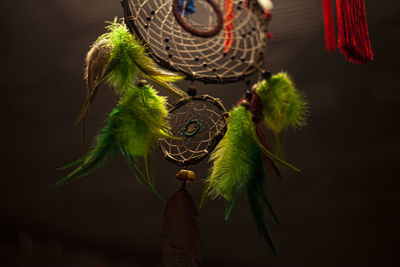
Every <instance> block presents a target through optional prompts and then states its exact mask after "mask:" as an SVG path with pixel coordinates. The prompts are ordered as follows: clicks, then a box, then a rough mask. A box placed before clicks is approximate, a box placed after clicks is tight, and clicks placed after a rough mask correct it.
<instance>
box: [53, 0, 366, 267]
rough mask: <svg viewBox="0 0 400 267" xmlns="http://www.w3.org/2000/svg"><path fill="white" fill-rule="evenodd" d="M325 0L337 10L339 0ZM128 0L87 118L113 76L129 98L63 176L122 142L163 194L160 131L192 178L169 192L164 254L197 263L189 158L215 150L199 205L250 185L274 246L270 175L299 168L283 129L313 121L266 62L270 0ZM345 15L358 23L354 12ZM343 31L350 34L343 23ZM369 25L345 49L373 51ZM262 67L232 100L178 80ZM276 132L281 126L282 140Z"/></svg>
mask: <svg viewBox="0 0 400 267" xmlns="http://www.w3.org/2000/svg"><path fill="white" fill-rule="evenodd" d="M337 2H338V3H339V4H338V9H340V10H343V9H345V7H344V5H345V4H343V3H342V2H341V1H339V0H337ZM323 3H324V7H325V8H327V9H328V10H329V9H330V6H329V5H328V1H323ZM122 6H123V9H124V12H125V19H124V20H121V21H118V20H114V22H111V23H110V25H109V26H108V27H107V30H108V32H107V33H105V34H104V35H102V36H100V38H99V39H98V40H97V41H96V42H95V43H94V44H93V46H92V48H91V49H90V51H89V53H88V56H87V60H86V61H87V67H86V74H85V78H86V80H87V98H86V101H85V103H84V105H83V107H82V109H81V112H80V113H79V115H78V118H77V121H76V122H77V123H78V122H80V121H82V122H84V121H85V119H86V114H87V113H88V110H89V109H90V106H91V105H92V104H93V101H94V98H95V95H96V93H97V91H98V90H99V88H100V86H101V85H102V84H103V83H104V82H107V83H108V84H109V85H110V86H112V87H113V88H114V91H115V93H116V94H117V95H118V96H119V97H120V100H119V102H118V104H117V105H116V107H115V108H114V110H113V111H112V112H111V113H110V114H109V116H108V118H107V120H106V125H105V126H104V128H103V129H102V130H101V131H100V133H99V134H98V136H97V137H96V138H95V139H94V141H93V145H92V147H91V149H90V150H89V152H88V154H86V155H85V156H83V157H82V158H81V159H78V160H77V161H75V162H73V163H71V164H69V165H67V166H65V167H63V168H61V169H66V168H70V167H74V166H75V167H76V169H75V170H74V171H72V172H71V173H70V174H69V175H68V176H67V177H66V178H64V179H62V180H60V181H59V182H58V183H57V185H63V184H65V183H68V182H70V181H72V180H75V179H78V178H80V177H83V176H86V175H88V174H89V173H91V172H92V171H93V170H95V169H97V168H98V167H100V166H101V165H102V163H103V162H104V161H105V160H106V158H107V157H108V156H109V155H110V154H114V153H120V154H121V155H122V156H123V157H124V158H125V159H126V161H127V163H128V165H129V166H130V167H131V168H132V170H133V172H134V174H135V175H136V176H137V178H138V181H139V182H144V183H145V184H146V185H147V186H148V187H149V188H150V190H151V191H153V192H154V193H155V194H157V196H158V197H160V199H162V200H163V201H164V199H163V198H162V196H161V195H160V194H159V193H158V192H157V191H156V189H155V188H154V187H153V185H152V182H151V179H150V177H149V172H148V166H147V155H148V154H149V153H150V152H151V150H152V148H153V147H154V145H155V144H156V143H157V141H158V143H159V145H160V147H161V150H162V152H163V153H164V156H165V158H166V159H167V160H169V161H171V162H173V163H175V164H177V165H178V166H181V167H183V169H182V170H180V171H179V172H178V173H177V175H176V178H177V179H178V180H180V181H181V182H182V186H181V187H180V188H179V189H178V190H177V191H176V192H175V193H173V194H172V195H171V196H170V197H169V199H168V201H167V203H166V206H165V210H164V216H165V218H164V223H163V235H162V237H163V243H164V245H163V263H164V266H198V265H199V264H200V234H199V227H198V224H197V221H196V216H197V207H196V205H195V202H194V200H193V198H192V197H191V195H190V194H189V192H188V191H187V190H186V188H185V187H186V184H187V183H189V182H190V181H192V180H194V179H195V174H194V172H193V171H191V170H189V167H190V165H194V164H197V163H199V162H200V161H201V160H202V159H204V158H205V157H207V156H208V155H210V162H211V163H212V167H211V169H210V172H209V177H208V178H207V179H206V183H205V187H204V191H203V196H202V199H201V203H200V205H204V204H205V203H206V201H207V199H208V198H216V197H220V198H223V199H224V200H225V201H226V203H227V205H226V211H225V218H226V219H228V218H229V215H230V214H231V212H232V210H233V207H234V204H235V201H236V199H237V196H238V194H239V193H240V192H244V193H245V194H246V196H247V200H248V203H249V206H250V209H251V211H252V214H253V219H254V222H255V225H256V228H257V230H258V232H259V234H260V236H261V237H263V238H264V239H265V241H266V242H267V244H268V246H269V247H270V249H271V251H272V252H273V254H275V248H274V246H273V242H272V240H271V237H270V234H269V232H268V227H267V223H266V216H265V210H269V212H270V214H271V216H272V217H273V219H274V220H275V222H276V223H277V224H279V221H278V218H277V216H276V214H275V212H274V211H273V209H272V206H271V204H270V201H269V199H268V197H267V194H266V192H265V189H264V187H265V181H266V179H267V177H277V178H280V171H279V168H278V166H285V167H287V168H290V169H293V170H295V171H299V170H298V169H297V168H296V167H294V166H292V165H291V164H289V163H287V162H285V161H284V160H283V159H282V154H283V153H282V133H283V132H284V131H285V130H287V129H289V128H298V127H301V126H303V125H304V124H305V118H306V115H307V104H306V102H305V101H304V97H303V96H302V94H301V93H300V92H299V91H298V90H297V89H296V88H295V86H294V83H293V82H292V80H291V78H290V77H289V76H288V75H287V74H286V73H278V74H275V75H272V74H271V73H269V72H268V71H266V70H263V64H264V62H263V58H264V51H265V48H266V43H267V39H268V36H270V34H269V33H268V29H267V26H268V21H269V19H270V9H271V8H272V3H271V1H269V0H257V1H255V0H246V1H241V0H145V1H143V0H123V1H122ZM362 7H363V5H362ZM346 10H347V11H346V12H348V10H349V9H346ZM338 12H339V11H338ZM325 13H326V12H325ZM328 13H329V12H328ZM338 14H339V13H338ZM360 14H361V17H362V12H361V13H360ZM360 14H358V15H360ZM364 15H365V14H364ZM338 18H339V19H340V20H342V21H341V23H342V24H341V25H345V26H344V27H349V25H348V23H347V22H348V21H346V20H345V19H343V16H340V17H339V16H338ZM344 18H346V16H345V17H344ZM363 18H364V20H365V17H363ZM328 24H329V23H328ZM331 24H332V23H331V22H330V24H329V25H331ZM329 25H328V28H331V26H329ZM342 28H343V27H342ZM329 31H330V32H332V30H331V29H330V30H329ZM340 33H341V34H342V36H343V35H344V34H343V29H341V32H340ZM358 36H359V39H360V40H362V41H364V42H360V43H362V46H363V49H361V50H362V51H361V52H360V51H359V50H357V49H355V48H354V46H351V45H348V44H343V42H344V41H343V42H342V45H341V49H342V48H343V47H346V49H347V50H346V51H347V52H346V53H347V54H345V55H346V57H349V58H350V60H352V61H355V62H361V63H364V62H366V61H367V60H372V55H373V54H372V50H371V49H370V46H368V45H367V43H368V44H369V39H368V38H367V37H368V35H365V34H363V33H361V34H359V35H358ZM343 39H344V37H343ZM367 39H368V40H367ZM346 41H347V42H348V43H351V42H349V40H348V39H346ZM327 44H328V41H327ZM353 44H354V43H353ZM329 47H330V48H332V40H330V41H329ZM368 53H369V54H368ZM150 57H151V58H150ZM360 58H361V60H360ZM157 65H158V66H157ZM160 67H161V68H160ZM166 69H168V71H167V70H166ZM256 72H258V73H259V75H258V77H259V81H258V82H257V83H256V84H254V85H253V87H252V89H251V90H250V89H249V87H247V88H245V89H246V93H245V94H244V96H243V98H242V99H240V100H239V102H238V104H237V105H236V106H235V107H234V108H232V109H231V110H230V111H229V112H228V111H226V109H225V107H224V106H223V104H222V102H221V101H220V100H219V99H216V98H213V97H212V96H208V95H203V96H197V95H196V92H197V91H196V89H195V88H194V87H190V88H188V90H187V93H185V92H184V91H182V90H180V89H178V88H177V87H175V86H174V85H173V84H172V82H175V81H178V80H180V79H183V78H184V77H186V79H188V80H191V81H192V84H193V83H194V81H202V82H204V83H228V82H235V81H239V80H243V79H244V78H246V77H247V76H249V75H251V74H253V73H256ZM138 76H141V77H142V78H144V79H146V80H150V81H152V82H155V83H157V84H159V85H161V86H163V87H165V88H166V89H168V90H169V91H170V92H171V93H173V94H175V95H177V96H179V97H180V99H179V100H178V101H177V102H175V103H174V104H172V105H170V107H169V108H167V102H166V98H165V97H162V96H160V95H159V92H158V91H157V90H156V89H155V88H153V87H152V86H151V85H150V84H149V83H148V82H147V81H146V80H143V79H142V80H140V79H138ZM267 131H268V132H270V134H267ZM267 136H272V139H271V140H272V141H273V142H272V143H273V146H272V150H271V142H270V141H271V140H267V139H268V138H267ZM138 156H143V157H144V159H145V160H144V161H145V170H144V171H143V170H142V169H141V168H140V167H139V166H138V164H137V161H136V158H137V157H138Z"/></svg>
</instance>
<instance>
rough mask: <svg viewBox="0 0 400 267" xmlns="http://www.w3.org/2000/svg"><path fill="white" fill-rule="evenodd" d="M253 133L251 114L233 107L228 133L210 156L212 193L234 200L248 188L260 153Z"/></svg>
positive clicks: (212, 195) (240, 107) (209, 179)
mask: <svg viewBox="0 0 400 267" xmlns="http://www.w3.org/2000/svg"><path fill="white" fill-rule="evenodd" d="M254 135H255V129H254V124H253V122H252V115H251V113H250V112H249V111H248V110H247V109H246V108H245V107H243V106H239V107H236V108H234V109H233V110H231V111H230V112H229V123H228V126H227V131H226V133H225V136H224V138H223V139H222V140H221V142H219V144H218V146H217V147H216V148H215V150H214V151H213V153H212V154H211V156H210V161H212V162H213V167H212V169H211V173H210V176H209V178H208V179H207V181H208V183H209V187H208V189H209V196H211V197H214V198H215V197H223V198H224V199H225V200H227V201H232V200H234V199H235V197H236V195H237V193H238V192H239V191H240V190H242V189H244V188H245V186H246V185H247V183H248V180H249V179H250V177H251V175H252V172H253V162H252V157H253V154H254V153H261V152H260V150H259V148H258V146H257V144H256V143H255V142H254V139H253V136H254Z"/></svg>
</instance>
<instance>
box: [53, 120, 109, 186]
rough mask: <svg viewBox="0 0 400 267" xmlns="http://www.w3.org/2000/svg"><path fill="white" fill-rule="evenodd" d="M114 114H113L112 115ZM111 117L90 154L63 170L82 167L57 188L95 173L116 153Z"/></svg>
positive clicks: (59, 183) (96, 139)
mask: <svg viewBox="0 0 400 267" xmlns="http://www.w3.org/2000/svg"><path fill="white" fill-rule="evenodd" d="M112 114H113V113H112ZM112 114H111V115H110V117H109V119H108V122H107V125H106V126H105V127H104V128H103V129H102V130H101V131H100V134H99V135H97V137H96V138H95V141H94V145H93V146H92V148H91V150H90V151H89V153H88V154H86V155H85V156H84V157H83V158H82V159H81V160H78V161H75V162H73V163H71V164H68V165H66V166H65V167H63V168H61V169H66V168H68V167H72V166H74V165H76V164H77V163H79V161H81V162H82V164H81V166H79V167H78V168H76V169H75V170H74V171H72V172H71V173H70V174H68V176H67V177H65V178H64V179H61V180H59V181H58V182H57V183H56V184H55V186H61V185H64V184H66V183H69V182H72V181H74V180H76V179H78V178H81V177H83V176H86V175H88V174H89V173H91V172H93V171H94V170H96V169H97V168H99V167H100V166H101V165H103V163H104V162H105V160H106V159H107V157H108V156H109V155H110V154H111V152H114V151H115V148H116V142H115V136H114V135H113V133H112V129H113V127H114V121H113V115H112Z"/></svg>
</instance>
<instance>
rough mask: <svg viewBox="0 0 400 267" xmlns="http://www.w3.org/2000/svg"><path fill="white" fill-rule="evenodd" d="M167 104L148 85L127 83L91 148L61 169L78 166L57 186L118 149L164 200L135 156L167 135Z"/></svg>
mask: <svg viewBox="0 0 400 267" xmlns="http://www.w3.org/2000/svg"><path fill="white" fill-rule="evenodd" d="M166 103H167V101H166V98H165V97H162V96H158V95H157V92H156V90H154V89H153V87H151V86H150V85H142V86H139V87H136V86H129V87H128V89H127V90H126V92H125V94H124V96H123V97H122V99H121V100H120V102H119V104H118V106H117V107H116V108H115V109H114V110H113V111H112V112H111V113H110V115H109V116H108V119H107V123H106V126H105V127H104V128H103V129H102V130H101V132H100V133H99V135H98V136H97V137H96V138H95V140H94V143H93V146H92V148H91V149H90V151H89V152H88V153H87V154H86V155H85V156H84V157H83V158H82V159H80V160H77V161H75V162H73V163H71V164H68V165H66V166H65V167H63V168H60V170H63V169H66V168H69V167H73V166H75V165H78V164H81V165H80V166H78V167H77V168H76V169H75V170H74V171H72V172H71V173H70V174H69V175H68V176H67V177H66V178H64V179H61V180H60V181H58V182H57V183H56V186H60V185H64V184H66V183H69V182H71V181H73V180H76V179H78V178H81V177H83V176H86V175H88V174H90V173H91V172H93V171H94V170H96V169H97V168H99V167H100V166H102V165H103V163H104V162H105V161H106V159H107V157H108V156H109V155H110V154H112V153H113V152H116V151H120V152H121V154H122V155H123V156H124V158H125V159H126V160H127V162H128V165H129V166H130V167H132V166H133V167H134V170H135V171H136V172H137V173H138V176H139V177H140V178H141V179H142V180H143V181H144V182H145V184H146V185H147V186H148V187H149V189H150V190H152V191H153V192H154V193H155V194H156V195H157V196H158V197H159V198H160V199H161V200H163V198H162V197H161V196H160V194H159V193H158V192H157V191H156V190H155V189H154V187H153V186H152V185H151V184H150V183H149V182H148V181H147V180H146V179H145V177H144V175H143V173H142V172H141V171H140V170H139V169H138V167H137V164H136V163H135V161H134V156H144V155H147V154H148V153H149V152H150V151H151V149H152V147H153V145H154V144H155V142H156V141H157V139H158V138H159V137H162V136H168V130H169V126H168V121H167V120H168V111H167V107H166ZM163 201H164V200H163Z"/></svg>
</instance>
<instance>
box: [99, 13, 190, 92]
mask: <svg viewBox="0 0 400 267" xmlns="http://www.w3.org/2000/svg"><path fill="white" fill-rule="evenodd" d="M106 29H107V30H108V32H107V33H105V34H103V35H101V36H100V37H99V38H98V40H97V41H96V43H100V42H101V43H104V44H103V45H106V46H109V47H110V48H111V54H110V61H109V67H108V71H107V80H108V82H109V83H110V84H111V85H112V86H113V87H114V89H115V92H116V93H117V94H119V95H122V94H123V93H124V92H125V90H126V89H127V88H128V87H129V86H130V85H131V84H133V83H135V81H136V79H137V74H138V72H140V73H141V74H142V75H143V76H144V77H145V78H148V79H150V80H152V81H154V82H156V83H158V84H160V85H162V86H164V87H165V88H167V89H169V90H170V91H171V92H173V93H175V94H177V95H179V96H187V94H186V93H185V92H183V91H182V90H180V89H178V88H176V87H174V86H172V85H171V84H169V83H170V82H176V81H179V80H181V79H183V78H184V76H183V75H182V74H178V73H172V72H168V71H165V70H162V69H160V68H159V67H158V66H157V64H156V63H155V62H154V61H153V60H152V59H151V58H150V57H149V55H148V53H147V52H146V47H145V45H144V44H142V43H141V42H140V41H139V40H137V39H136V38H135V36H133V35H132V34H131V33H130V32H129V29H128V27H127V26H126V24H125V23H124V22H123V21H122V22H121V23H118V22H117V19H114V21H113V22H110V25H108V26H107V27H106Z"/></svg>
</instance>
